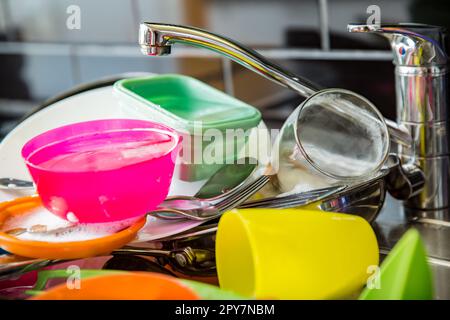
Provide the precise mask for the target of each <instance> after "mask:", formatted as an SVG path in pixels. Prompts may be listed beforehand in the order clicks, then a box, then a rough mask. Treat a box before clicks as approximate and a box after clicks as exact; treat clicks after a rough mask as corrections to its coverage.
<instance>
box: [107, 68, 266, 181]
mask: <svg viewBox="0 0 450 320" xmlns="http://www.w3.org/2000/svg"><path fill="white" fill-rule="evenodd" d="M114 89H115V91H116V92H118V93H119V96H120V99H121V101H122V102H123V103H125V104H127V105H136V104H144V105H145V106H148V107H149V108H151V110H153V111H154V113H153V115H152V116H151V119H149V120H152V121H156V122H160V123H163V124H165V125H168V126H170V127H172V128H174V129H176V130H178V131H179V132H180V133H181V134H182V135H183V138H184V139H185V142H184V143H183V156H182V164H181V171H180V178H181V179H183V180H187V181H197V180H203V179H206V178H208V177H210V176H211V175H212V174H213V173H214V172H216V171H217V170H218V169H219V168H220V167H222V166H223V164H225V163H227V162H233V160H235V159H236V157H237V155H238V153H239V151H240V150H241V149H242V148H243V147H244V145H245V143H246V142H247V141H248V135H249V134H250V130H252V129H253V128H256V127H257V126H258V124H259V123H260V121H261V113H260V112H259V111H258V110H257V109H256V108H254V107H252V106H250V105H248V104H246V103H244V102H242V101H240V100H237V99H235V98H233V97H231V96H229V95H227V94H225V93H223V92H221V91H219V90H217V89H215V88H213V87H211V86H209V85H207V84H205V83H203V82H201V81H199V80H196V79H194V78H191V77H187V76H183V75H175V74H173V75H157V76H150V77H144V78H132V79H124V80H120V81H118V82H116V83H115V85H114ZM200 124H201V126H200ZM228 129H242V131H241V133H242V132H245V134H238V135H236V136H235V137H234V138H233V139H234V140H233V143H234V147H233V148H231V147H230V146H228V147H226V146H225V145H223V146H222V147H218V143H220V141H218V140H217V141H216V138H215V136H216V135H218V134H220V135H221V136H222V138H223V140H222V141H225V139H226V137H227V136H226V132H227V130H228ZM205 137H207V138H205ZM227 142H228V140H227ZM218 151H219V152H218ZM205 155H206V156H207V155H212V157H211V156H209V157H206V156H205ZM204 156H205V157H204ZM199 157H201V158H199ZM211 159H213V160H219V161H211ZM194 160H195V161H194ZM199 160H200V161H199ZM208 160H209V161H208ZM205 162H206V163H205ZM213 162H215V163H213Z"/></svg>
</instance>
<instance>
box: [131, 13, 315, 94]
mask: <svg viewBox="0 0 450 320" xmlns="http://www.w3.org/2000/svg"><path fill="white" fill-rule="evenodd" d="M173 43H183V44H189V45H192V46H196V47H202V48H207V49H210V50H213V51H215V52H217V53H220V54H222V55H225V56H227V57H228V58H230V59H232V60H234V61H236V62H237V63H239V64H241V65H243V66H245V67H246V68H248V69H250V70H252V71H254V72H256V73H258V74H260V75H262V76H264V77H266V78H267V79H269V80H272V81H275V82H277V83H279V84H282V85H283V86H285V87H287V88H291V89H293V90H295V91H298V92H300V94H302V95H303V96H310V95H312V94H313V93H314V92H315V91H316V90H317V89H316V88H317V86H316V85H314V84H312V83H311V82H310V81H308V80H306V79H303V78H301V77H298V76H296V75H294V74H292V73H291V72H289V71H287V70H284V69H283V68H281V67H280V66H278V65H275V64H273V63H271V62H270V61H268V60H266V59H265V58H264V57H263V56H261V55H260V54H259V53H257V52H256V51H253V50H251V49H249V48H246V47H244V46H243V45H241V44H239V43H237V42H236V41H233V40H230V39H228V38H225V37H222V36H218V35H216V34H214V33H211V32H207V31H205V30H201V29H197V28H192V27H184V26H177V25H171V24H163V23H150V22H144V23H142V24H141V25H140V29H139V44H140V46H141V50H142V53H143V54H146V55H150V56H161V55H167V54H170V53H171V45H172V44H173Z"/></svg>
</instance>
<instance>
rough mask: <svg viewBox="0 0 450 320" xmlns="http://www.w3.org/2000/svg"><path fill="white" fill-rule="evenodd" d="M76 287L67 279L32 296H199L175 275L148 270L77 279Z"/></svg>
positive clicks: (58, 297) (71, 298)
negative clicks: (68, 284)
mask: <svg viewBox="0 0 450 320" xmlns="http://www.w3.org/2000/svg"><path fill="white" fill-rule="evenodd" d="M79 284H80V287H79V289H76V290H73V289H72V288H68V286H67V285H66V283H63V284H61V285H58V286H55V287H53V288H51V289H49V290H47V291H45V292H43V293H41V294H39V295H37V296H35V297H33V298H32V299H33V300H198V299H199V298H200V297H199V296H198V294H196V293H195V292H194V291H193V290H192V289H191V288H189V287H188V286H186V285H185V284H183V283H181V282H179V281H177V280H176V278H173V277H170V276H166V275H162V274H158V273H150V272H127V273H115V274H107V275H101V276H95V277H89V278H85V279H80V283H79Z"/></svg>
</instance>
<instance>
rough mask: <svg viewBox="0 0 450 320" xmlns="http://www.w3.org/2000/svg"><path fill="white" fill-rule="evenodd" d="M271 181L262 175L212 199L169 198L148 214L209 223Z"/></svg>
mask: <svg viewBox="0 0 450 320" xmlns="http://www.w3.org/2000/svg"><path fill="white" fill-rule="evenodd" d="M269 180H270V176H267V175H262V176H259V177H257V178H256V179H255V180H254V181H251V182H248V183H245V184H243V185H239V186H237V187H236V188H234V189H232V190H231V191H229V192H227V193H224V194H222V195H219V196H217V197H214V198H210V199H198V198H196V197H190V196H174V197H168V198H167V199H166V200H165V201H164V202H163V203H162V204H161V205H160V206H159V207H158V208H157V209H156V210H154V211H152V212H150V213H148V214H149V215H152V216H155V217H157V218H161V219H169V220H172V219H185V218H187V219H191V220H199V221H207V220H212V219H215V218H218V217H220V216H221V215H222V213H224V212H225V211H228V210H230V209H233V208H235V207H237V206H239V205H240V204H241V203H243V202H244V201H245V200H247V199H248V198H250V197H251V196H252V195H254V194H255V193H256V192H258V191H259V190H260V189H261V188H262V187H264V185H266V184H267V183H268V182H269Z"/></svg>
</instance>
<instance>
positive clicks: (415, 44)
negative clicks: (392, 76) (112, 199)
mask: <svg viewBox="0 0 450 320" xmlns="http://www.w3.org/2000/svg"><path fill="white" fill-rule="evenodd" d="M347 30H348V32H352V33H377V34H380V35H382V36H383V37H385V38H387V39H388V40H389V42H390V44H391V47H392V51H393V54H394V62H395V63H396V64H397V65H399V66H431V65H433V66H435V65H446V64H447V60H448V56H447V53H446V49H445V46H446V43H445V38H446V29H445V28H443V27H438V26H432V25H425V24H418V23H400V24H396V25H382V24H381V25H380V24H353V23H352V24H349V25H347Z"/></svg>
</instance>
